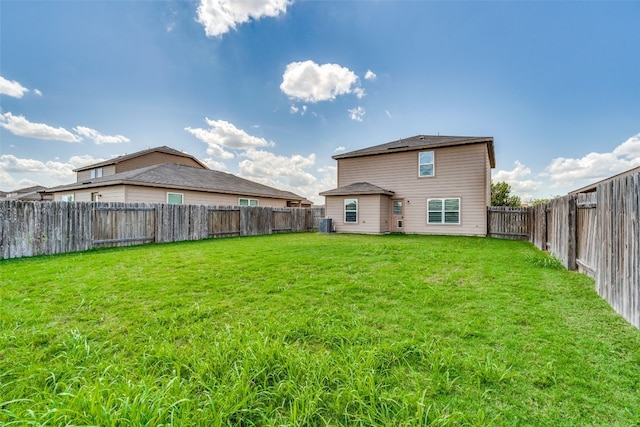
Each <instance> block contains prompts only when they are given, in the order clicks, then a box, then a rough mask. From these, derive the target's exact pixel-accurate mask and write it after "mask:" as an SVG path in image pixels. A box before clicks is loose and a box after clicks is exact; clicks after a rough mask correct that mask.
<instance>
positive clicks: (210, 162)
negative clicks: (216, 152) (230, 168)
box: [202, 157, 227, 170]
mask: <svg viewBox="0 0 640 427" xmlns="http://www.w3.org/2000/svg"><path fill="white" fill-rule="evenodd" d="M202 161H203V162H204V164H205V165H207V166H208V167H209V168H210V169H215V170H226V169H227V165H225V164H224V163H222V162H219V161H217V160H215V159H212V158H211V157H207V158H206V159H203V160H202Z"/></svg>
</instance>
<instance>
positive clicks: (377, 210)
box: [320, 135, 495, 236]
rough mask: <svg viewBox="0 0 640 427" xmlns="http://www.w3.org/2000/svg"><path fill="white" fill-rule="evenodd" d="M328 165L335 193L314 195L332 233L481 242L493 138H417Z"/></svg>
mask: <svg viewBox="0 0 640 427" xmlns="http://www.w3.org/2000/svg"><path fill="white" fill-rule="evenodd" d="M333 158H334V159H335V160H337V162H338V183H337V184H338V188H335V189H332V190H329V191H325V192H322V193H320V195H321V196H325V200H326V212H327V216H328V217H330V218H332V220H333V227H334V228H335V231H337V232H347V233H370V234H382V233H390V232H404V233H419V234H454V235H479V236H486V234H487V206H489V205H490V204H491V169H492V168H494V167H495V155H494V149H493V138H492V137H466V136H439V135H438V136H428V135H418V136H414V137H411V138H407V139H401V140H398V141H393V142H389V143H386V144H381V145H376V146H373V147H369V148H364V149H361V150H356V151H352V152H349V153H343V154H338V155H335V156H333Z"/></svg>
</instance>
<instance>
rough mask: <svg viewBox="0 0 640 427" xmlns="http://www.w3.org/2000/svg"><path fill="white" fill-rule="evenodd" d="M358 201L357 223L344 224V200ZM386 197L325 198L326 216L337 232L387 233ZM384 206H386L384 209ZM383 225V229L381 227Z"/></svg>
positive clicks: (376, 195)
mask: <svg viewBox="0 0 640 427" xmlns="http://www.w3.org/2000/svg"><path fill="white" fill-rule="evenodd" d="M345 199H358V222H357V223H345V222H344V200H345ZM388 205H389V198H388V196H381V195H379V194H374V195H365V196H363V195H357V196H327V197H326V215H327V217H329V218H331V219H332V221H333V224H334V227H335V230H336V231H337V232H342V233H365V234H379V233H385V232H388V228H389V218H388V216H389V215H388V212H389V211H388ZM384 206H387V208H385V207H384ZM382 224H384V228H383V227H382Z"/></svg>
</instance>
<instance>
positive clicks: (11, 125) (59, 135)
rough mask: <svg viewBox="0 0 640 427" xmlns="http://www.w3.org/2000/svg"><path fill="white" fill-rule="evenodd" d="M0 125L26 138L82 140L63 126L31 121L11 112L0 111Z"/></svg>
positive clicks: (66, 140)
mask: <svg viewBox="0 0 640 427" xmlns="http://www.w3.org/2000/svg"><path fill="white" fill-rule="evenodd" d="M0 126H2V127H3V128H5V129H7V130H8V131H9V132H11V133H13V134H14V135H18V136H24V137H27V138H38V139H52V140H56V141H65V142H80V141H82V138H79V137H78V136H76V135H74V134H72V133H71V132H69V131H68V130H66V129H64V128H61V127H60V128H54V127H52V126H49V125H46V124H43V123H31V122H30V121H28V120H27V119H25V118H24V116H14V115H13V114H11V113H0Z"/></svg>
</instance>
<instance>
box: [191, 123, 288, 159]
mask: <svg viewBox="0 0 640 427" xmlns="http://www.w3.org/2000/svg"><path fill="white" fill-rule="evenodd" d="M205 121H206V122H207V124H208V125H209V129H201V128H191V127H186V128H185V130H186V131H187V132H189V133H191V134H192V135H193V136H195V137H196V138H198V139H199V140H200V141H202V142H205V143H206V144H207V145H208V146H209V147H208V148H207V154H210V155H212V156H216V157H219V158H222V159H232V158H234V157H235V155H234V154H233V153H232V152H230V151H227V150H225V148H227V149H232V150H246V149H249V148H257V147H272V146H274V145H275V144H274V143H273V142H270V141H267V140H266V139H264V138H259V137H256V136H252V135H249V134H248V133H247V132H245V131H243V130H242V129H238V128H237V127H235V126H234V125H233V124H231V123H229V122H227V121H224V120H210V119H208V118H205Z"/></svg>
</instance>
